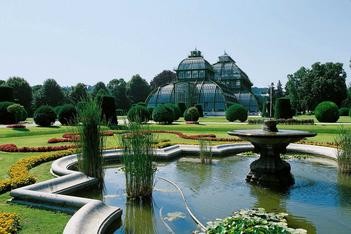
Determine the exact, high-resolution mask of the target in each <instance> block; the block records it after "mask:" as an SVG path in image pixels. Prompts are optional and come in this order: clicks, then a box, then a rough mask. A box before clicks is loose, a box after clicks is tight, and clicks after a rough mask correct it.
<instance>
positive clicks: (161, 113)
mask: <svg viewBox="0 0 351 234" xmlns="http://www.w3.org/2000/svg"><path fill="white" fill-rule="evenodd" d="M152 119H153V120H154V121H155V122H158V123H164V124H171V123H172V122H173V120H174V113H173V110H172V109H171V108H170V107H168V106H167V105H158V106H157V107H156V108H155V109H154V110H153V112H152Z"/></svg>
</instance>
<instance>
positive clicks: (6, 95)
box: [0, 86, 13, 102]
mask: <svg viewBox="0 0 351 234" xmlns="http://www.w3.org/2000/svg"><path fill="white" fill-rule="evenodd" d="M0 102H13V88H11V87H8V86H0Z"/></svg>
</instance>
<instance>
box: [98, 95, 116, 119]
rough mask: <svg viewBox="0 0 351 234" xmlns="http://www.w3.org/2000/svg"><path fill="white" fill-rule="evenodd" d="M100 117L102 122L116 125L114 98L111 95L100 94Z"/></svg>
mask: <svg viewBox="0 0 351 234" xmlns="http://www.w3.org/2000/svg"><path fill="white" fill-rule="evenodd" d="M101 111H102V112H101V117H102V119H103V121H104V122H106V123H108V124H112V125H117V123H118V122H117V116H116V106H115V99H114V98H113V97H111V96H102V99H101Z"/></svg>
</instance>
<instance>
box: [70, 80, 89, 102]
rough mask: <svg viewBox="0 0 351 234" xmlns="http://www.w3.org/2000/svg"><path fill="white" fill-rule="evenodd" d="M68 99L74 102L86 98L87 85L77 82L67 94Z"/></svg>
mask: <svg viewBox="0 0 351 234" xmlns="http://www.w3.org/2000/svg"><path fill="white" fill-rule="evenodd" d="M69 97H70V100H71V101H72V102H73V103H74V104H76V103H78V102H80V101H83V100H86V99H87V98H88V91H87V87H86V85H85V84H83V83H78V84H77V85H76V86H74V87H73V89H72V91H71V92H70V94H69Z"/></svg>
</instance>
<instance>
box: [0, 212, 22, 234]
mask: <svg viewBox="0 0 351 234" xmlns="http://www.w3.org/2000/svg"><path fill="white" fill-rule="evenodd" d="M19 229H20V225H19V218H18V216H17V215H16V214H15V213H7V212H0V233H1V234H8V233H11V234H12V233H17V232H18V230H19Z"/></svg>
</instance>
